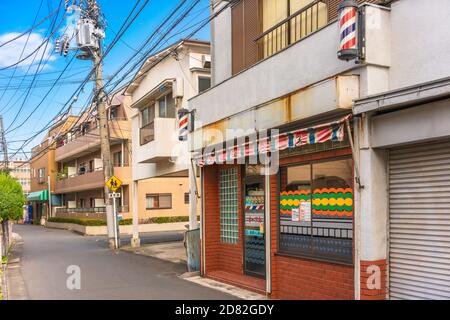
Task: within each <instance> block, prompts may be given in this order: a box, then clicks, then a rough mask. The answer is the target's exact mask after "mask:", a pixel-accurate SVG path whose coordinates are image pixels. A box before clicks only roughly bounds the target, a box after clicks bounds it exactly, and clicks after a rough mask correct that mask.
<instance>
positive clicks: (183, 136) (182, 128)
mask: <svg viewBox="0 0 450 320" xmlns="http://www.w3.org/2000/svg"><path fill="white" fill-rule="evenodd" d="M188 125H189V113H186V114H184V115H182V116H180V118H179V120H178V129H179V139H180V140H182V141H185V140H187V136H188V134H189V130H188Z"/></svg>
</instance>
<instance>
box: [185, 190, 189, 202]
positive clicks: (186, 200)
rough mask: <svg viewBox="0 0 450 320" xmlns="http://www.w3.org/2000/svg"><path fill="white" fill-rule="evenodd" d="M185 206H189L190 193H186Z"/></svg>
mask: <svg viewBox="0 0 450 320" xmlns="http://www.w3.org/2000/svg"><path fill="white" fill-rule="evenodd" d="M184 204H189V192H185V193H184Z"/></svg>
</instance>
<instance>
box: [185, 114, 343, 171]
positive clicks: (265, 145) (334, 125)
mask: <svg viewBox="0 0 450 320" xmlns="http://www.w3.org/2000/svg"><path fill="white" fill-rule="evenodd" d="M351 116H352V115H348V116H346V117H344V118H341V119H339V120H337V121H334V122H328V123H324V124H320V125H317V126H314V127H309V128H303V129H297V130H294V131H290V132H285V133H282V134H279V135H276V136H272V137H264V138H260V139H258V140H255V141H250V142H247V143H245V144H242V145H235V146H233V147H230V148H228V149H222V150H217V151H213V152H209V153H205V152H203V154H197V155H196V156H194V161H195V163H196V164H197V166H199V167H203V166H205V165H212V164H215V163H217V164H222V163H227V162H228V161H233V160H236V159H239V158H243V157H250V156H254V155H257V154H265V153H268V152H278V151H282V150H286V149H288V148H296V147H300V146H302V145H307V144H315V143H323V142H326V141H343V140H344V125H345V122H346V121H348V120H349V119H350V118H351Z"/></svg>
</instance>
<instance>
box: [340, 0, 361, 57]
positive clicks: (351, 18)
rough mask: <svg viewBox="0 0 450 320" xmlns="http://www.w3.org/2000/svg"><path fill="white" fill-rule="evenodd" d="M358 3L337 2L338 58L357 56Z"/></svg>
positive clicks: (351, 0)
mask: <svg viewBox="0 0 450 320" xmlns="http://www.w3.org/2000/svg"><path fill="white" fill-rule="evenodd" d="M357 21H358V3H357V2H356V1H354V0H343V1H342V2H341V3H340V4H339V51H338V58H339V59H341V60H346V61H349V60H352V59H356V58H358V56H359V43H358V22H357Z"/></svg>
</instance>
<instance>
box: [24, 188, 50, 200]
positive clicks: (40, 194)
mask: <svg viewBox="0 0 450 320" xmlns="http://www.w3.org/2000/svg"><path fill="white" fill-rule="evenodd" d="M27 200H28V201H48V190H42V191H36V192H31V193H30V194H28V197H27Z"/></svg>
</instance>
